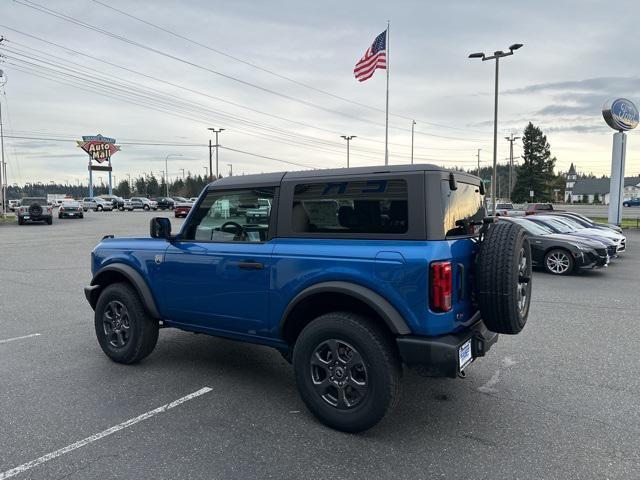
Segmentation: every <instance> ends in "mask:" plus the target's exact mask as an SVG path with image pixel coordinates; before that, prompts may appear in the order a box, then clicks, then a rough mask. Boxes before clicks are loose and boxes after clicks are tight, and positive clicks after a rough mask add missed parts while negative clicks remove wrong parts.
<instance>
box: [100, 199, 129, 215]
mask: <svg viewBox="0 0 640 480" xmlns="http://www.w3.org/2000/svg"><path fill="white" fill-rule="evenodd" d="M100 198H102V199H104V200H106V201H107V202H111V203H112V204H113V209H114V210H116V209H118V210H120V211H121V212H122V211H124V198H122V197H118V196H117V195H100Z"/></svg>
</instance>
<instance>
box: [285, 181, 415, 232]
mask: <svg viewBox="0 0 640 480" xmlns="http://www.w3.org/2000/svg"><path fill="white" fill-rule="evenodd" d="M407 200H408V194H407V182H406V181H405V180H399V179H384V180H357V181H331V182H321V183H304V184H299V185H296V187H295V190H294V195H293V211H292V216H291V219H292V228H293V231H294V232H314V233H350V234H353V233H362V234H371V233H383V234H389V233H391V234H393V233H396V234H402V233H406V232H407V229H408V227H409V225H408V224H409V215H408V205H407V204H408V202H407Z"/></svg>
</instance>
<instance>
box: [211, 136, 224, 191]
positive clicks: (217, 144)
mask: <svg viewBox="0 0 640 480" xmlns="http://www.w3.org/2000/svg"><path fill="white" fill-rule="evenodd" d="M209 130H211V131H212V132H213V133H215V134H216V145H215V146H216V180H217V179H218V177H219V176H220V172H219V171H218V151H219V150H220V143H219V142H218V134H219V133H220V132H224V130H225V129H224V128H209ZM209 173H211V140H209Z"/></svg>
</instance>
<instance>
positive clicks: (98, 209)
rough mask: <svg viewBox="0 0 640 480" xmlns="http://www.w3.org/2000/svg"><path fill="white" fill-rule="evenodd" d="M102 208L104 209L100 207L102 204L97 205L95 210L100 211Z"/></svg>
mask: <svg viewBox="0 0 640 480" xmlns="http://www.w3.org/2000/svg"><path fill="white" fill-rule="evenodd" d="M102 210H104V208H102V205H98V206H97V208H96V212H101V211H102Z"/></svg>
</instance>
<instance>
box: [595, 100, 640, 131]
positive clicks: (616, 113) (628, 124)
mask: <svg viewBox="0 0 640 480" xmlns="http://www.w3.org/2000/svg"><path fill="white" fill-rule="evenodd" d="M602 116H603V117H604V121H605V122H607V125H609V126H610V127H611V128H613V129H614V130H619V131H624V130H632V129H634V128H636V127H637V126H638V120H639V116H638V109H637V108H636V106H635V105H634V104H633V102H631V101H629V100H627V99H626V98H616V99H615V100H608V101H607V102H606V103H605V104H604V106H603V107H602Z"/></svg>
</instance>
